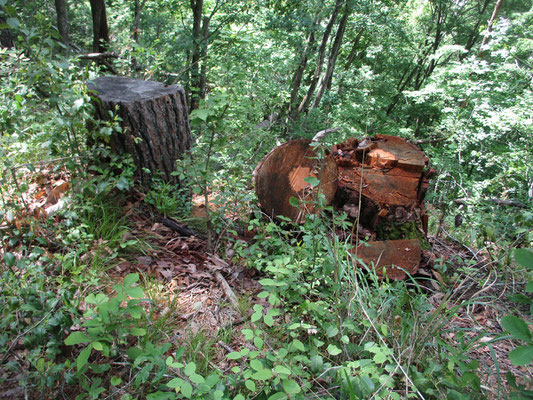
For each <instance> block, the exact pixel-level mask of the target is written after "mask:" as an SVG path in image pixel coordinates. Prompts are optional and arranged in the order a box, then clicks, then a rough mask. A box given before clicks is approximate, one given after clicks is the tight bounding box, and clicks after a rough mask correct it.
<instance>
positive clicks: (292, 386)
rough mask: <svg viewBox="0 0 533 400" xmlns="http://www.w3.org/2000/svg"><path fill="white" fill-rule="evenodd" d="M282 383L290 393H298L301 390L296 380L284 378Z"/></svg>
mask: <svg viewBox="0 0 533 400" xmlns="http://www.w3.org/2000/svg"><path fill="white" fill-rule="evenodd" d="M281 384H282V386H283V389H284V390H285V392H286V393H288V394H296V393H300V392H301V390H302V389H301V388H300V385H298V384H297V383H296V382H295V381H293V380H292V379H284V380H283V381H281Z"/></svg>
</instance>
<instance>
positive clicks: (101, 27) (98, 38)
mask: <svg viewBox="0 0 533 400" xmlns="http://www.w3.org/2000/svg"><path fill="white" fill-rule="evenodd" d="M90 3H91V15H92V18H93V51H94V52H95V53H105V52H106V51H108V50H109V42H110V40H109V28H108V26H107V13H106V8H105V0H90Z"/></svg>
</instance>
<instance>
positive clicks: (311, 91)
mask: <svg viewBox="0 0 533 400" xmlns="http://www.w3.org/2000/svg"><path fill="white" fill-rule="evenodd" d="M342 4H343V0H337V3H336V4H335V9H334V10H333V13H332V14H331V17H330V18H329V22H328V25H327V26H326V30H325V31H324V35H323V36H322V42H321V43H320V47H319V49H318V57H317V61H316V68H315V72H314V74H313V77H312V78H311V83H310V85H309V89H308V90H307V93H306V95H305V96H304V98H303V99H302V101H301V103H300V105H299V106H298V113H303V112H306V111H307V109H308V107H309V104H310V103H311V98H312V97H313V94H314V93H315V90H316V87H317V85H318V81H319V79H320V75H321V73H322V67H323V64H324V58H325V53H326V46H327V44H328V40H329V35H330V34H331V30H332V29H333V25H334V24H335V20H336V19H337V15H338V14H339V11H340V8H341V6H342Z"/></svg>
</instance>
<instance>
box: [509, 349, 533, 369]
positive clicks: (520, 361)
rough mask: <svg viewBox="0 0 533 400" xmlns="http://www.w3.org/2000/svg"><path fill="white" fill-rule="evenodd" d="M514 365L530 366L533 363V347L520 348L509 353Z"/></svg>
mask: <svg viewBox="0 0 533 400" xmlns="http://www.w3.org/2000/svg"><path fill="white" fill-rule="evenodd" d="M509 359H510V360H511V363H512V364H513V365H528V364H530V363H531V362H532V361H533V345H529V346H519V347H517V348H516V349H514V350H513V351H511V352H510V353H509Z"/></svg>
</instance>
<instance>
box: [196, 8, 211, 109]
mask: <svg viewBox="0 0 533 400" xmlns="http://www.w3.org/2000/svg"><path fill="white" fill-rule="evenodd" d="M210 20H211V18H209V17H204V18H203V20H202V50H201V54H200V58H201V60H202V67H201V68H200V81H199V85H198V88H199V94H200V98H201V99H205V94H206V86H207V46H208V45H209V43H208V36H209V22H210Z"/></svg>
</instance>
